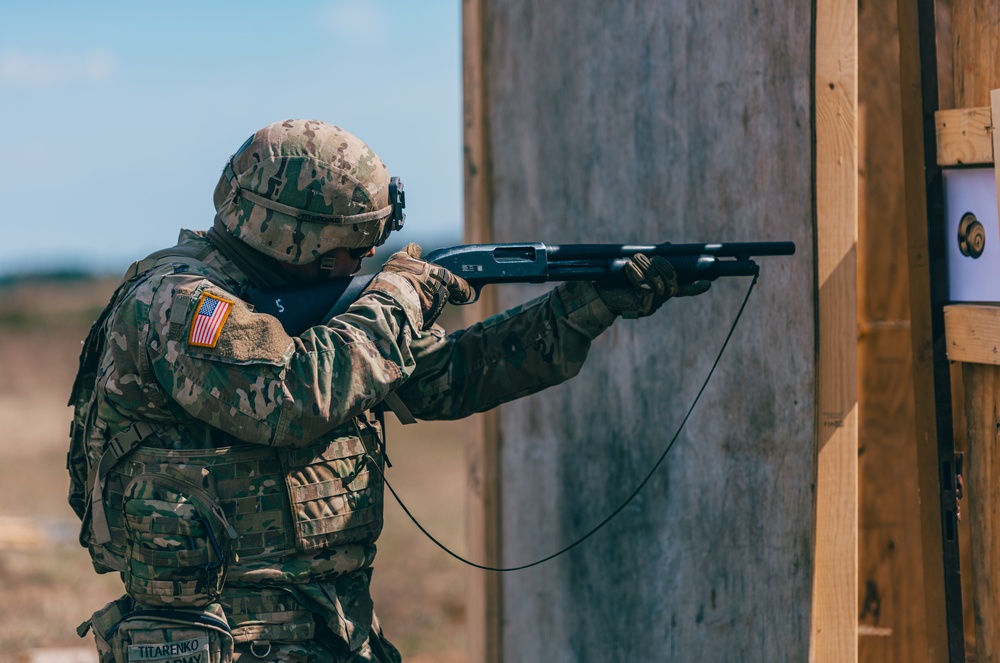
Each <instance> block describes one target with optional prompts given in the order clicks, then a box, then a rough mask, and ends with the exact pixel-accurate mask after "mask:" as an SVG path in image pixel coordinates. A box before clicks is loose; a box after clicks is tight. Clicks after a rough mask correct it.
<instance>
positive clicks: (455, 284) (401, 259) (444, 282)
mask: <svg viewBox="0 0 1000 663" xmlns="http://www.w3.org/2000/svg"><path fill="white" fill-rule="evenodd" d="M421 253H422V252H421V250H420V247H419V246H418V245H416V244H413V243H410V244H407V245H406V247H405V248H404V249H403V250H402V251H398V252H397V253H394V254H392V255H391V256H389V259H388V260H386V261H385V264H384V265H382V272H381V273H387V274H398V275H399V276H401V277H402V278H404V279H405V280H407V281H409V282H410V284H411V285H412V286H413V288H414V289H415V290H416V291H417V297H418V298H419V299H420V309H421V311H422V312H423V316H424V325H423V328H424V329H429V328H430V326H431V325H432V324H434V321H435V320H437V318H438V316H439V315H441V311H442V310H444V305H445V304H447V303H448V302H451V303H452V304H464V303H466V302H468V301H471V300H472V298H473V297H475V292H474V291H473V289H472V286H470V285H469V284H468V282H467V281H466V280H465V279H463V278H461V277H459V276H455V275H454V274H452V273H451V272H449V271H448V270H447V269H445V268H444V267H440V266H438V265H435V264H434V263H431V262H427V261H425V260H421V259H420V256H421ZM380 276H381V274H379V275H377V276H376V277H375V279H374V280H373V281H372V283H371V285H369V286H368V288H369V289H374V290H378V289H379V288H378V280H379V278H380Z"/></svg>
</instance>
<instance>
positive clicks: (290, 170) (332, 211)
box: [214, 120, 402, 265]
mask: <svg viewBox="0 0 1000 663" xmlns="http://www.w3.org/2000/svg"><path fill="white" fill-rule="evenodd" d="M392 180H393V182H392V184H393V185H394V186H395V185H396V184H397V182H398V180H397V179H396V178H392ZM400 186H401V185H400ZM389 190H390V177H389V170H388V169H387V168H386V166H385V164H384V163H382V160H381V159H379V158H378V156H376V154H375V153H374V152H372V150H371V148H369V147H368V146H367V145H365V143H363V142H362V141H361V140H360V139H359V138H357V137H356V136H354V135H353V134H351V133H349V132H347V131H345V130H343V129H341V128H340V127H337V126H333V125H331V124H327V123H325V122H319V121H316V120H285V121H284V122H276V123H274V124H271V125H268V126H266V127H264V128H263V129H261V130H260V131H258V132H256V133H255V134H254V135H253V136H251V137H250V138H249V139H248V140H247V141H246V142H245V143H244V144H243V146H242V147H240V149H239V150H238V151H237V152H236V154H234V155H233V156H231V157H230V158H229V161H228V163H227V164H226V167H225V169H224V170H223V172H222V177H220V178H219V183H218V184H217V185H216V187H215V195H214V202H215V211H216V213H217V214H218V217H219V220H221V222H222V224H223V225H224V226H225V227H226V229H227V230H228V231H229V232H230V233H231V234H232V235H233V236H235V237H237V238H239V239H241V240H242V241H244V242H245V243H246V244H248V245H250V246H251V247H253V248H254V249H256V250H258V251H260V252H261V253H264V254H265V255H268V256H270V257H272V258H274V259H276V260H279V261H281V262H286V263H291V264H293V265H302V264H306V263H311V262H313V261H315V260H317V259H319V258H321V257H322V256H323V254H325V253H327V252H329V251H331V250H332V249H335V248H346V249H356V248H364V247H371V246H376V245H379V244H382V243H383V242H384V241H385V238H386V236H387V235H388V234H389V230H392V229H396V228H398V227H399V226H401V225H402V219H401V218H399V219H398V222H395V223H394V221H393V217H394V214H393V211H394V210H393V205H392V204H390V193H389ZM396 216H397V218H398V217H399V216H401V215H399V214H398V213H397V215H396Z"/></svg>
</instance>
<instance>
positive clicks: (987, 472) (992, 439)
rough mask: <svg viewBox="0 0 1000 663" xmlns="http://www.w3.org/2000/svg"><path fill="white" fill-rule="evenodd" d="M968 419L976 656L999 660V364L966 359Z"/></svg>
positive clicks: (966, 413) (965, 378) (983, 660)
mask: <svg viewBox="0 0 1000 663" xmlns="http://www.w3.org/2000/svg"><path fill="white" fill-rule="evenodd" d="M962 376H963V378H964V381H965V419H966V425H967V426H968V445H969V448H968V452H967V456H966V468H967V470H966V476H967V484H966V485H967V486H968V494H969V498H968V502H969V510H968V511H969V513H968V516H967V517H968V518H969V520H970V529H971V530H972V532H973V550H972V569H971V571H972V573H973V574H974V576H975V593H974V596H973V602H974V604H975V610H976V658H975V660H976V661H978V662H983V663H986V662H992V661H997V660H1000V566H998V565H997V563H996V560H997V559H998V557H1000V528H998V527H997V518H1000V501H998V500H997V499H996V497H997V495H998V494H1000V479H998V477H997V475H996V467H997V464H998V463H1000V448H998V447H1000V439H998V438H1000V435H998V425H1000V418H998V412H1000V367H998V366H994V365H987V364H963V365H962Z"/></svg>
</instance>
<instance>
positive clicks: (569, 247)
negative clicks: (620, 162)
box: [248, 241, 795, 336]
mask: <svg viewBox="0 0 1000 663" xmlns="http://www.w3.org/2000/svg"><path fill="white" fill-rule="evenodd" d="M637 253H642V254H645V255H646V256H649V257H653V256H663V257H664V258H666V259H667V260H669V261H670V264H671V265H673V267H674V270H675V271H676V272H677V281H678V283H679V284H682V285H683V284H685V283H693V282H694V281H714V280H716V279H718V278H720V277H724V276H757V274H758V273H759V271H760V267H759V266H758V265H757V263H756V262H754V260H753V257H760V256H788V255H793V254H794V253H795V244H794V243H793V242H784V241H783V242H730V243H722V244H670V243H665V244H655V245H648V246H638V245H629V244H562V245H558V244H543V243H541V242H530V243H525V244H466V245H462V246H452V247H448V248H443V249H437V250H435V251H431V252H430V253H428V254H427V255H426V256H424V260H426V261H428V262H433V263H435V264H437V265H440V266H442V267H444V268H445V269H447V270H449V271H450V272H452V273H454V274H456V275H458V276H461V277H462V278H463V279H465V280H466V281H468V282H469V285H471V286H472V287H473V288H474V289H475V291H476V297H477V299H478V296H479V294H480V292H481V291H482V289H483V288H484V287H485V286H486V285H487V284H490V283H545V282H547V281H601V282H606V283H618V282H621V283H626V282H627V277H626V276H625V273H624V267H625V264H626V263H627V262H628V259H629V258H630V257H631V256H633V255H635V254H637ZM372 278H374V275H364V276H355V277H345V278H342V279H331V280H328V281H318V282H316V283H311V284H308V285H304V286H289V287H281V288H271V289H267V290H257V289H251V290H250V291H249V292H248V298H249V301H250V303H251V304H253V305H254V309H255V310H256V311H257V312H259V313H267V314H270V315H273V316H274V317H276V318H278V320H279V321H281V324H282V326H283V327H284V328H285V331H286V332H288V334H290V335H291V336H298V335H299V334H301V333H302V332H304V331H305V330H306V329H309V328H310V327H312V326H315V325H319V324H323V323H325V322H326V321H327V320H329V319H330V318H332V317H333V316H335V315H339V314H340V313H343V312H344V311H346V310H347V308H348V307H349V306H350V305H351V304H352V303H354V301H355V300H356V299H357V298H358V297H359V296H360V295H361V292H362V291H363V290H364V289H365V287H366V286H367V285H368V283H369V282H370V281H371V279H372ZM473 301H475V300H473Z"/></svg>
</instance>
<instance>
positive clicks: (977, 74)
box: [951, 0, 1000, 108]
mask: <svg viewBox="0 0 1000 663" xmlns="http://www.w3.org/2000/svg"><path fill="white" fill-rule="evenodd" d="M951 25H952V45H953V55H954V63H955V65H954V66H955V80H954V88H955V106H956V107H957V108H976V107H982V106H989V105H990V91H991V90H995V89H997V88H1000V57H997V54H998V53H1000V3H998V2H993V1H991V0H951Z"/></svg>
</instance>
